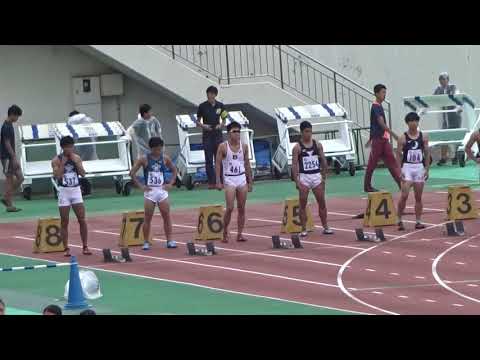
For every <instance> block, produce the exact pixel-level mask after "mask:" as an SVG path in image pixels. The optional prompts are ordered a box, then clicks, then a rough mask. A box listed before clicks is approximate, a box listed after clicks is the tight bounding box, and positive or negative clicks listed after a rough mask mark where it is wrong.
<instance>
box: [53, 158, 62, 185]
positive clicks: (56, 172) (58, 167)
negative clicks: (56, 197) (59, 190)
mask: <svg viewBox="0 0 480 360" xmlns="http://www.w3.org/2000/svg"><path fill="white" fill-rule="evenodd" d="M64 165H65V162H64V161H60V159H59V158H58V157H56V156H55V158H54V159H53V160H52V169H53V176H54V177H55V178H56V179H59V180H61V179H62V178H63V172H64V170H65V168H64Z"/></svg>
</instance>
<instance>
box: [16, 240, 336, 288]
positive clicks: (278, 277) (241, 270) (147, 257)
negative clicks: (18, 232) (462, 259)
mask: <svg viewBox="0 0 480 360" xmlns="http://www.w3.org/2000/svg"><path fill="white" fill-rule="evenodd" d="M15 238H19V239H22V237H17V236H15ZM23 239H27V240H31V241H35V239H31V238H25V237H23ZM70 246H73V247H81V246H79V245H70ZM89 248H90V249H91V250H96V251H103V249H99V248H94V247H89ZM112 253H118V254H119V253H120V252H119V251H113V250H112ZM130 256H137V257H140V258H145V259H156V260H160V261H165V262H172V263H178V264H187V265H194V266H198V267H206V268H211V269H218V270H227V271H232V272H239V273H244V274H251V275H258V276H263V277H268V278H273V279H282V280H289V281H294V282H299V283H305V284H312V285H319V286H325V287H333V288H338V285H335V284H328V283H322V282H317V281H311V280H305V279H299V278H293V277H289V276H282V275H276V274H270V273H264V272H259V271H253V270H245V269H240V268H233V267H228V266H219V265H212V264H203V263H196V262H193V261H186V260H178V259H169V258H163V257H159V256H151V255H142V254H137V253H134V252H130Z"/></svg>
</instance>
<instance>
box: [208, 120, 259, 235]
mask: <svg viewBox="0 0 480 360" xmlns="http://www.w3.org/2000/svg"><path fill="white" fill-rule="evenodd" d="M240 129H241V126H240V124H238V123H236V122H231V123H230V124H229V125H228V126H227V133H228V140H227V141H225V142H224V143H222V144H220V145H219V147H218V151H217V156H216V160H215V162H216V166H215V171H216V177H217V189H218V190H222V189H223V188H224V189H225V202H226V209H225V215H224V217H223V240H222V241H223V242H228V241H229V232H228V225H229V224H230V220H231V218H232V212H233V207H234V204H235V198H236V199H237V212H238V218H237V228H238V230H237V231H238V233H237V241H247V240H246V239H245V238H244V237H243V235H242V232H243V228H244V226H245V203H246V201H247V192H251V191H252V188H253V179H252V169H251V167H250V161H249V160H248V159H249V155H248V145H247V144H242V143H241V141H240ZM222 168H223V184H222V183H221V181H220V180H221V178H220V176H221V171H222Z"/></svg>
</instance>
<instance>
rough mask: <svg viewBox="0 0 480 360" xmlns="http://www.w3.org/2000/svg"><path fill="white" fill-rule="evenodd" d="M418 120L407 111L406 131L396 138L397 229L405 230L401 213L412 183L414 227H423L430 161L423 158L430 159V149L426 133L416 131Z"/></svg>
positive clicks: (418, 118) (413, 114)
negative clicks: (398, 169)
mask: <svg viewBox="0 0 480 360" xmlns="http://www.w3.org/2000/svg"><path fill="white" fill-rule="evenodd" d="M419 121H420V117H419V116H418V114H417V113H415V112H411V113H408V114H407V116H406V117H405V122H406V123H407V125H408V131H406V132H405V133H404V134H403V135H402V136H400V138H399V139H398V147H397V161H398V163H399V164H400V165H401V167H402V195H401V197H400V200H399V201H398V230H405V226H404V225H403V222H402V215H403V212H404V211H405V205H406V204H407V199H408V195H409V193H410V188H411V187H412V185H413V192H414V194H415V217H416V220H417V223H416V224H415V229H424V228H425V225H424V224H422V222H421V217H422V210H423V203H422V193H423V186H424V185H425V181H426V180H427V179H428V171H429V167H430V161H425V159H430V150H429V148H428V135H427V134H423V133H422V132H421V131H418V122H419Z"/></svg>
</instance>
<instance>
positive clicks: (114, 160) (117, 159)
mask: <svg viewBox="0 0 480 360" xmlns="http://www.w3.org/2000/svg"><path fill="white" fill-rule="evenodd" d="M64 136H71V137H73V138H74V140H75V147H76V148H78V147H80V146H85V145H90V146H91V145H95V146H96V151H97V155H98V160H90V161H83V167H84V168H85V172H86V175H85V177H87V178H93V177H104V176H112V177H113V179H114V182H115V189H116V191H117V193H118V194H120V193H121V194H123V195H124V196H128V195H130V192H131V190H132V187H133V183H132V182H131V178H130V170H131V164H132V163H131V159H130V146H131V142H130V140H129V138H128V137H127V136H125V129H124V127H123V126H122V124H121V123H120V122H118V121H114V122H96V123H91V124H76V125H67V124H64V123H61V124H56V126H55V141H56V147H57V154H60V153H61V151H62V149H61V147H60V139H61V138H62V137H64ZM91 138H96V139H97V141H92V140H91ZM52 183H53V186H54V188H55V191H57V184H56V182H55V181H53V178H52Z"/></svg>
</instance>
